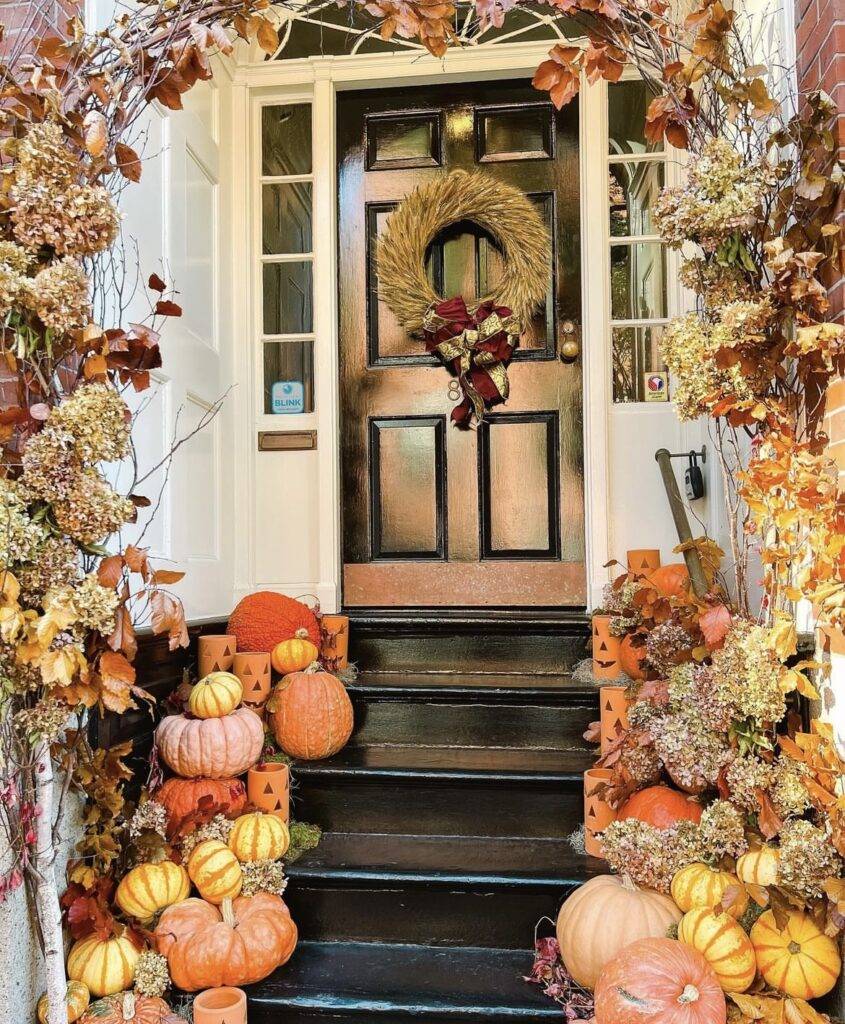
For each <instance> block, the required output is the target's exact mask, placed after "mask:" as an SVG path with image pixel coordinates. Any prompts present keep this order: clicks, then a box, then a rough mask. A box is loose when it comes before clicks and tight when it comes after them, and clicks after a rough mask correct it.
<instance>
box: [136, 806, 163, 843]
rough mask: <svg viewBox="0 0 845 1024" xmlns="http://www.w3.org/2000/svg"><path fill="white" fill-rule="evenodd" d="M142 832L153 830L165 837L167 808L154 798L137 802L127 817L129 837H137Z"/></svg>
mask: <svg viewBox="0 0 845 1024" xmlns="http://www.w3.org/2000/svg"><path fill="white" fill-rule="evenodd" d="M142 832H155V834H156V835H158V836H161V838H162V839H166V838H167V808H166V807H165V806H164V805H163V804H160V803H157V802H156V801H155V800H146V801H145V802H144V803H142V804H138V806H137V807H136V808H135V811H134V813H133V815H132V817H131V818H130V819H129V838H130V839H137V838H138V837H139V836H140V835H141V833H142Z"/></svg>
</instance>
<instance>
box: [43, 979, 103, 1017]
mask: <svg viewBox="0 0 845 1024" xmlns="http://www.w3.org/2000/svg"><path fill="white" fill-rule="evenodd" d="M65 1002H66V1003H67V1024H73V1022H74V1021H75V1020H79V1018H80V1017H81V1016H82V1014H83V1013H85V1011H86V1010H87V1009H88V1004H89V1003H90V1002H91V993H90V992H89V991H88V986H87V985H85V984H84V983H83V982H81V981H69V982H68V983H67V991H66V992H65ZM49 1009H50V1004H49V1003H48V1001H47V993H46V992H45V993H44V995H43V996H42V997H41V998H40V999H39V1000H38V1006H37V1012H38V1024H47V1014H48V1012H49Z"/></svg>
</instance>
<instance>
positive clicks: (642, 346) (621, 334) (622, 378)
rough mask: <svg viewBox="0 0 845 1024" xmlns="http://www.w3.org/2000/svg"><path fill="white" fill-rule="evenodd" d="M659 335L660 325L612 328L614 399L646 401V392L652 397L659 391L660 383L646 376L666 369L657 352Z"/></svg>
mask: <svg viewBox="0 0 845 1024" xmlns="http://www.w3.org/2000/svg"><path fill="white" fill-rule="evenodd" d="M662 336H663V326H662V325H659V324H655V325H654V326H653V327H614V328H612V331H611V343H612V350H613V401H614V402H645V401H646V400H647V398H648V394H647V392H650V393H651V395H652V396H653V395H654V394H655V393H656V392H657V391H658V390H659V383H658V382H657V381H651V382H649V380H648V377H649V375H650V374H654V373H655V372H657V373H659V372H661V371H665V369H666V366H665V363H664V362H663V358H662V356H661V354H660V339H661V337H662ZM652 400H654V399H653V397H652Z"/></svg>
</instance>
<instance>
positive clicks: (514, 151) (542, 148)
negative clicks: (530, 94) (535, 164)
mask: <svg viewBox="0 0 845 1024" xmlns="http://www.w3.org/2000/svg"><path fill="white" fill-rule="evenodd" d="M476 118H477V125H476V133H477V140H478V159H479V160H482V161H491V160H538V159H548V158H550V157H552V156H553V153H552V138H553V136H552V107H551V105H550V104H547V103H540V104H536V105H532V106H530V107H522V108H515V109H511V110H508V109H499V110H479V111H476Z"/></svg>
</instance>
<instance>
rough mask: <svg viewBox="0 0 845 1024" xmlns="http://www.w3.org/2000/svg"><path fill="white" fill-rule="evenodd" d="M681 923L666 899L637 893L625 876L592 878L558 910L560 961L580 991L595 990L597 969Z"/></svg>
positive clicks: (644, 892)
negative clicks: (640, 941) (635, 944)
mask: <svg viewBox="0 0 845 1024" xmlns="http://www.w3.org/2000/svg"><path fill="white" fill-rule="evenodd" d="M680 920H681V912H680V910H678V908H677V907H676V906H675V904H674V903H673V902H672V901H671V900H670V899H669V897H668V896H664V895H662V893H659V892H652V891H651V890H650V889H638V888H637V887H636V886H635V885H633V883H632V882H630V881H629V880H628V879H627V878H626V877H624V876H619V875H597V876H596V877H595V878H591V879H590V880H589V882H585V883H584V884H583V885H582V886H580V887H579V888H578V889H576V890H575V892H574V893H572V895H571V896H570V897H569V898H568V899H567V900H566V902H565V903H564V904H563V906H562V907H561V908H560V913H559V914H558V916H557V941H558V944H559V946H560V956H561V959H562V960H563V962H564V964H565V965H566V969H567V970H568V971H569V973H570V974H571V975H572V977H573V978H574V979H575V980H576V981H577V982H578V984H579V985H582V986H583V987H584V988H595V985H596V982H597V981H598V977H599V975H600V974H601V972H602V969H603V968H604V966H605V965H606V964H607V963H609V962H610V961H611V960H613V959H614V957H616V956H617V955H618V953H619V952H620V950H622V949H624V948H625V946H627V945H629V944H630V943H632V942H634V941H636V940H637V939H645V938H651V937H654V938H662V937H663V936H665V934H666V931H667V929H668V928H669V927H670V925H673V924H677V923H678V921H680Z"/></svg>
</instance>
